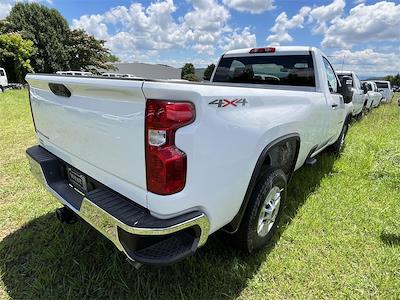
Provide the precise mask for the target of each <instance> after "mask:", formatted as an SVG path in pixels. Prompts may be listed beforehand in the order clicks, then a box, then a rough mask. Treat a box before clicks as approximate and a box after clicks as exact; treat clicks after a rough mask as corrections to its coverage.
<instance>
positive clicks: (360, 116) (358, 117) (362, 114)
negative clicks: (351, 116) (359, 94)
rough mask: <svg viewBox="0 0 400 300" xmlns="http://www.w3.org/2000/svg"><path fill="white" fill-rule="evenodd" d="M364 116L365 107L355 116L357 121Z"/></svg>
mask: <svg viewBox="0 0 400 300" xmlns="http://www.w3.org/2000/svg"><path fill="white" fill-rule="evenodd" d="M363 116H364V108H363V109H362V110H361V112H359V113H358V114H357V115H356V116H355V119H356V121H360V120H361V119H362V117H363Z"/></svg>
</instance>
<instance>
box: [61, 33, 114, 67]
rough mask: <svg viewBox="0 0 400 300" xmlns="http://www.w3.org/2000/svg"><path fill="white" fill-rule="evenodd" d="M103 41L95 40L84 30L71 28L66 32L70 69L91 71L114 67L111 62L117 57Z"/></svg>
mask: <svg viewBox="0 0 400 300" xmlns="http://www.w3.org/2000/svg"><path fill="white" fill-rule="evenodd" d="M104 43H105V41H103V40H97V39H95V38H94V37H93V36H91V35H88V34H87V33H86V32H85V31H84V30H81V29H77V30H72V31H70V32H69V34H68V43H67V49H68V57H69V61H70V64H69V67H70V69H71V70H81V69H84V70H86V71H93V70H95V69H106V70H108V69H114V70H115V69H116V68H115V66H114V65H113V64H112V63H111V60H113V61H115V60H118V58H117V57H116V56H114V55H112V54H111V53H110V50H108V49H107V48H105V47H104Z"/></svg>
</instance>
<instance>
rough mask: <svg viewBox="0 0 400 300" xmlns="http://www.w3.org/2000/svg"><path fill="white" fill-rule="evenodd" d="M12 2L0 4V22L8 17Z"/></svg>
mask: <svg viewBox="0 0 400 300" xmlns="http://www.w3.org/2000/svg"><path fill="white" fill-rule="evenodd" d="M13 2H14V1H5V2H0V20H3V19H5V18H6V17H7V16H8V14H9V13H10V10H11V8H12V7H13Z"/></svg>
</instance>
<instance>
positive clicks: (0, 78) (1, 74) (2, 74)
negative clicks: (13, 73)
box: [0, 68, 8, 93]
mask: <svg viewBox="0 0 400 300" xmlns="http://www.w3.org/2000/svg"><path fill="white" fill-rule="evenodd" d="M7 86H8V79H7V73H6V70H4V69H3V68H0V93H1V92H3V91H4V89H5V88H6V87H7Z"/></svg>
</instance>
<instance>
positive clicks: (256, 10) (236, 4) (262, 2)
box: [223, 0, 275, 14]
mask: <svg viewBox="0 0 400 300" xmlns="http://www.w3.org/2000/svg"><path fill="white" fill-rule="evenodd" d="M223 2H224V4H225V5H227V6H229V7H230V8H233V9H236V10H238V11H243V12H250V13H252V14H260V13H262V12H264V11H267V10H273V9H274V8H275V5H274V2H275V0H223Z"/></svg>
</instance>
